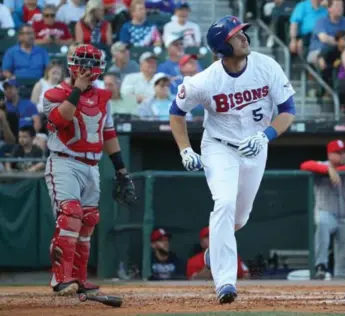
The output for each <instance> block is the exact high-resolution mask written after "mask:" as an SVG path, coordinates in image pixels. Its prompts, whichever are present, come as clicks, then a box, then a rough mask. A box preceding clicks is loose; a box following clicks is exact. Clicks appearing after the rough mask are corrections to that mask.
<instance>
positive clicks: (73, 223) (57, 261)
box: [51, 200, 83, 283]
mask: <svg viewBox="0 0 345 316" xmlns="http://www.w3.org/2000/svg"><path fill="white" fill-rule="evenodd" d="M82 216H83V210H82V208H81V205H80V202H79V201H77V200H69V201H64V202H62V203H61V205H60V210H59V213H58V218H57V226H56V230H55V234H54V238H53V240H52V242H51V258H52V270H53V273H54V277H55V280H56V282H57V283H64V282H68V281H69V280H71V278H72V269H73V260H74V253H75V250H76V244H77V240H78V237H79V232H80V230H81V227H82Z"/></svg>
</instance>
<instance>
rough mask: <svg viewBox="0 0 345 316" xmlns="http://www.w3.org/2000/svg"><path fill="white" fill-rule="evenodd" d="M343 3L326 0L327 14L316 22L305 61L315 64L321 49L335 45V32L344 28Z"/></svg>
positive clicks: (337, 0)
mask: <svg viewBox="0 0 345 316" xmlns="http://www.w3.org/2000/svg"><path fill="white" fill-rule="evenodd" d="M343 14H344V4H343V2H342V1H341V0H328V16H326V17H324V18H321V19H319V20H318V21H317V22H316V25H315V28H314V31H313V35H312V37H311V42H310V48H309V54H308V57H307V61H308V63H310V64H313V65H315V66H316V65H317V61H318V55H319V54H320V52H321V50H323V51H324V50H326V49H332V48H334V47H335V46H336V41H335V38H334V36H335V34H336V33H337V32H338V31H341V30H345V18H344V17H343Z"/></svg>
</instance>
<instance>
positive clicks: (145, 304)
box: [0, 283, 345, 316]
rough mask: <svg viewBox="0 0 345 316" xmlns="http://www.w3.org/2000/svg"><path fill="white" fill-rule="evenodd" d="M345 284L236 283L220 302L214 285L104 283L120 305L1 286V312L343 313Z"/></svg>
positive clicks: (32, 315)
mask: <svg viewBox="0 0 345 316" xmlns="http://www.w3.org/2000/svg"><path fill="white" fill-rule="evenodd" d="M344 290H345V287H344V286H341V285H333V284H325V285H291V284H290V285H289V284H286V285H272V284H269V283H268V284H266V283H260V284H258V285H255V284H241V283H240V284H239V285H238V292H239V297H238V299H237V300H236V302H235V303H234V304H232V305H224V306H220V305H219V304H218V302H217V301H216V299H215V294H214V289H213V286H212V285H208V284H207V285H197V286H195V285H179V286H172V285H166V284H160V283H156V284H129V285H117V286H116V285H114V286H111V285H105V286H102V293H106V294H112V295H118V296H122V297H123V299H124V303H123V306H122V307H121V308H116V309H114V308H111V307H107V306H104V305H102V304H100V303H94V302H84V303H82V302H79V299H78V298H77V297H74V298H61V297H55V296H53V295H52V294H51V290H50V288H48V287H41V286H16V287H0V315H1V316H7V315H11V316H24V315H25V316H41V315H44V316H48V315H49V316H50V315H51V316H53V315H54V316H79V315H83V316H89V315H92V316H108V315H122V316H125V315H145V314H166V313H174V314H175V313H199V312H216V311H233V312H236V311H275V312H278V311H291V312H314V313H331V312H332V313H342V314H345V300H344V292H345V291H344Z"/></svg>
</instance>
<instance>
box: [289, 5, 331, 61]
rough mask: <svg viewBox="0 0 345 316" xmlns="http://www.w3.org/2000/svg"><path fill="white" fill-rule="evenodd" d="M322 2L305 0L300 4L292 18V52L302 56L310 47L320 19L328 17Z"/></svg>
mask: <svg viewBox="0 0 345 316" xmlns="http://www.w3.org/2000/svg"><path fill="white" fill-rule="evenodd" d="M321 2H322V0H304V1H302V2H300V3H298V4H297V5H296V7H295V9H294V10H293V12H292V16H291V18H290V23H291V24H290V45H289V47H290V51H291V53H293V54H299V55H302V54H303V53H304V47H309V44H310V39H311V35H312V33H313V30H314V27H315V24H316V22H317V20H318V19H320V18H323V17H326V16H327V14H328V13H327V9H326V8H325V7H323V6H321Z"/></svg>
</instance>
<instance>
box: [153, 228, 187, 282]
mask: <svg viewBox="0 0 345 316" xmlns="http://www.w3.org/2000/svg"><path fill="white" fill-rule="evenodd" d="M170 238H171V234H169V233H168V232H166V231H165V230H164V229H162V228H160V229H156V230H154V231H153V232H152V234H151V248H152V258H151V273H152V274H151V276H150V277H149V280H152V281H160V280H176V279H185V277H184V271H183V270H184V269H183V266H182V264H181V262H180V261H179V259H178V258H177V257H176V255H175V254H174V253H173V252H172V251H170V242H169V241H170Z"/></svg>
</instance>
